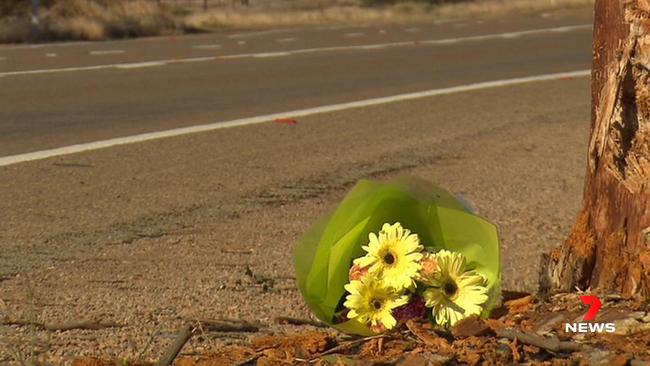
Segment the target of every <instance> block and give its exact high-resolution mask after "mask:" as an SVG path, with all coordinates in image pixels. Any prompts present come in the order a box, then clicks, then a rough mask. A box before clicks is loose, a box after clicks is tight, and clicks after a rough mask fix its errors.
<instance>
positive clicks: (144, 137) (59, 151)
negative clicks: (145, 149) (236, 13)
mask: <svg viewBox="0 0 650 366" xmlns="http://www.w3.org/2000/svg"><path fill="white" fill-rule="evenodd" d="M589 75H591V71H590V70H579V71H570V72H561V73H555V74H544V75H536V76H527V77H521V78H514V79H505V80H494V81H486V82H480V83H474V84H467V85H460V86H452V87H448V88H442V89H431V90H426V91H421V92H415V93H406V94H398V95H392V96H388V97H383V98H373V99H365V100H359V101H355V102H348V103H339V104H332V105H327V106H321V107H315V108H307V109H300V110H295V111H288V112H282V113H273V114H267V115H263V116H257V117H249V118H241V119H235V120H231V121H224V122H216V123H210V124H205V125H198V126H190V127H182V128H175V129H171V130H166V131H158V132H149V133H143V134H139V135H133V136H126V137H118V138H112V139H108V140H103V141H95V142H89V143H84V144H77V145H70V146H64V147H60V148H56V149H50V150H42V151H35V152H31V153H25V154H18V155H10V156H5V157H0V166H7V165H12V164H18V163H23V162H27V161H33V160H41V159H47V158H51V157H55V156H62V155H70V154H76V153H80V152H84V151H91V150H98V149H104V148H107V147H112V146H118V145H127V144H134V143H138V142H143V141H150V140H157V139H162V138H167V137H174V136H181V135H187V134H192V133H199V132H206V131H214V130H219V129H224V128H232V127H239V126H247V125H254V124H260V123H265V122H269V121H272V120H275V119H277V118H286V117H293V118H296V117H304V116H309V115H314V114H322V113H331V112H337V111H342V110H346V109H353V108H363V107H369V106H375V105H380V104H386V103H395V102H401V101H406V100H413V99H420V98H426V97H434V96H438V95H446V94H454V93H462V92H469V91H475V90H482V89H490V88H498V87H504V86H511V85H518V84H525V83H532V82H542V81H551V80H560V79H565V78H573V77H586V76H589Z"/></svg>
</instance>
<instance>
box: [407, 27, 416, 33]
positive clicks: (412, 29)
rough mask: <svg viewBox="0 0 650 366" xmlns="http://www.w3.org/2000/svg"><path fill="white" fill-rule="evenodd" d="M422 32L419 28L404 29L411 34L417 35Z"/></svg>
mask: <svg viewBox="0 0 650 366" xmlns="http://www.w3.org/2000/svg"><path fill="white" fill-rule="evenodd" d="M419 31H420V28H417V27H412V28H406V29H404V32H409V33H417V32H419Z"/></svg>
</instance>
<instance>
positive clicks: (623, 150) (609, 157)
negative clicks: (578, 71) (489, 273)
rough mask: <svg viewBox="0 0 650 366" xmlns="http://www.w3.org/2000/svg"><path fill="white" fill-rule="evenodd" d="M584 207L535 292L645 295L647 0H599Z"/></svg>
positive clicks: (549, 258) (649, 276)
mask: <svg viewBox="0 0 650 366" xmlns="http://www.w3.org/2000/svg"><path fill="white" fill-rule="evenodd" d="M591 89H592V90H591V92H592V115H591V139H590V142H589V152H588V154H589V155H588V168H587V176H586V181H585V189H584V207H583V210H582V212H581V213H580V215H579V217H578V220H577V222H576V224H575V225H574V228H573V230H572V232H571V234H570V235H569V237H568V238H567V240H566V241H565V242H564V243H563V245H561V246H560V247H558V248H555V249H554V250H553V251H551V253H550V254H548V255H545V256H544V257H543V258H542V267H541V268H542V273H541V277H540V290H541V291H542V292H545V293H550V292H557V291H571V290H573V289H574V288H576V287H578V288H580V289H583V290H584V289H587V288H591V289H592V290H594V291H601V292H615V293H620V294H622V295H623V296H625V297H638V298H640V299H643V300H649V299H650V0H628V1H624V0H598V1H597V2H596V17H595V25H594V55H593V68H592V86H591Z"/></svg>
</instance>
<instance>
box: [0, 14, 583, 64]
mask: <svg viewBox="0 0 650 366" xmlns="http://www.w3.org/2000/svg"><path fill="white" fill-rule="evenodd" d="M583 29H591V24H583V25H571V26H565V27H555V28H543V29H533V30H526V31H519V32H508V33H495V34H487V35H482V36H470V37H459V38H446V39H432V40H425V41H405V42H393V43H378V44H366V45H359V46H339V47H322V48H306V49H296V50H288V51H282V52H261V53H244V54H233V55H224V56H219V57H216V56H215V57H192V58H177V59H167V60H152V61H147V62H133V63H120V64H104V65H95V66H80V67H65V68H60V69H38V70H24V71H7V72H0V77H3V76H19V75H36V74H50V73H57V72H72V71H92V70H102V69H116V68H117V69H129V68H139V67H153V66H161V64H164V65H168V64H177V63H186V62H205V61H214V60H217V59H238V58H269V57H281V56H291V55H297V54H306V53H316V52H337V51H348V50H374V49H382V48H388V47H404V46H415V45H434V46H439V45H446V44H454V43H460V42H474V41H481V40H488V39H508V38H517V37H523V36H529V35H535V34H543V33H564V32H571V31H574V30H583ZM241 42H243V44H246V42H245V41H239V42H238V43H241ZM131 65H132V66H131Z"/></svg>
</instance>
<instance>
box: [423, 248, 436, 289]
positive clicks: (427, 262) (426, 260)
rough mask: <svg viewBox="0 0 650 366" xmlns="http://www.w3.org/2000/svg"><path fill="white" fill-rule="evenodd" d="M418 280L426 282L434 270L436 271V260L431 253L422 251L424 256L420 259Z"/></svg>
mask: <svg viewBox="0 0 650 366" xmlns="http://www.w3.org/2000/svg"><path fill="white" fill-rule="evenodd" d="M420 265H421V266H422V268H421V269H420V276H419V277H420V278H419V279H420V280H421V281H423V282H428V280H429V279H430V278H431V277H432V276H433V274H434V273H436V271H438V261H437V260H436V256H435V254H433V253H424V256H423V257H422V259H421V260H420Z"/></svg>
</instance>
